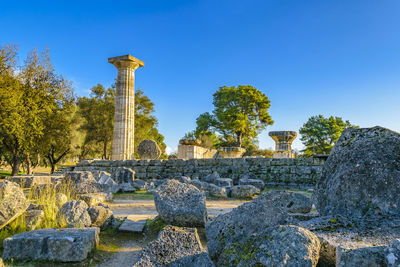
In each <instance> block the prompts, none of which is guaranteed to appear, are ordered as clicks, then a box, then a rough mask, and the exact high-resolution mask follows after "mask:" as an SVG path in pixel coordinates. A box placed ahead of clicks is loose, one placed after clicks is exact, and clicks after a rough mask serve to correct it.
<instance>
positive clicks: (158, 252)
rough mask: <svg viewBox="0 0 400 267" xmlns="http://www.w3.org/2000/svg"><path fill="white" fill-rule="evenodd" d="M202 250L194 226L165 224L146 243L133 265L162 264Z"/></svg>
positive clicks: (137, 266) (134, 266) (136, 266)
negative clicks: (185, 226) (154, 236)
mask: <svg viewBox="0 0 400 267" xmlns="http://www.w3.org/2000/svg"><path fill="white" fill-rule="evenodd" d="M202 252H203V248H202V246H201V242H200V238H199V235H198V234H197V230H196V228H181V227H176V226H172V225H167V226H165V227H164V228H163V229H162V230H161V231H160V233H159V234H158V237H157V239H155V240H154V241H151V242H150V243H149V244H147V245H146V246H145V247H144V248H143V249H142V251H141V252H140V254H139V257H138V258H137V259H136V262H135V263H134V264H133V267H139V266H149V267H150V266H163V265H166V264H169V263H172V262H174V261H176V260H179V259H182V258H184V257H188V256H192V255H196V254H199V253H202Z"/></svg>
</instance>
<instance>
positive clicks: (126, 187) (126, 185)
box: [111, 167, 135, 192]
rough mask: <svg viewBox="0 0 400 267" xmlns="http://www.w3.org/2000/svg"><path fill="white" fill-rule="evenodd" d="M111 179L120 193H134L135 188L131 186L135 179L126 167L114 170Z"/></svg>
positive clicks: (133, 173) (132, 171) (133, 172)
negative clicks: (117, 186)
mask: <svg viewBox="0 0 400 267" xmlns="http://www.w3.org/2000/svg"><path fill="white" fill-rule="evenodd" d="M111 178H112V179H113V180H114V181H115V182H116V183H117V184H118V185H119V188H120V189H121V191H124V192H132V191H135V187H134V184H133V181H134V179H135V171H134V170H132V169H130V168H126V167H119V168H117V169H116V170H115V172H114V173H113V175H112V176H111Z"/></svg>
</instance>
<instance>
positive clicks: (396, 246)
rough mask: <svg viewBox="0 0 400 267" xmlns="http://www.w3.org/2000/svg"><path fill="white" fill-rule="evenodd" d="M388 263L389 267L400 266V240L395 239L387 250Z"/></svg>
mask: <svg viewBox="0 0 400 267" xmlns="http://www.w3.org/2000/svg"><path fill="white" fill-rule="evenodd" d="M385 254H386V255H385V256H386V257H385V258H386V263H387V265H388V266H389V267H398V266H400V239H395V240H394V241H393V242H392V243H391V244H390V245H389V246H388V247H386V249H385Z"/></svg>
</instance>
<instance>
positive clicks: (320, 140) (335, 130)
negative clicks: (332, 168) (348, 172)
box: [300, 115, 358, 156]
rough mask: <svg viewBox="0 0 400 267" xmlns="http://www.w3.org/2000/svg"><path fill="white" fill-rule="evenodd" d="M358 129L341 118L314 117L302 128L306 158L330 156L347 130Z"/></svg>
mask: <svg viewBox="0 0 400 267" xmlns="http://www.w3.org/2000/svg"><path fill="white" fill-rule="evenodd" d="M348 128H358V126H355V125H352V124H351V123H350V122H349V121H343V119H342V118H340V117H333V116H331V117H329V118H325V117H324V116H322V115H318V116H313V117H311V118H309V119H308V121H307V122H306V123H304V124H303V127H301V128H300V134H301V137H300V140H301V141H302V142H303V144H304V145H305V147H306V148H305V149H304V150H303V153H304V156H311V155H313V154H329V153H330V151H331V150H332V148H333V146H334V145H335V144H336V142H337V141H338V139H339V137H340V135H341V134H342V132H343V131H344V130H345V129H348Z"/></svg>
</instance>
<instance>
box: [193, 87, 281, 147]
mask: <svg viewBox="0 0 400 267" xmlns="http://www.w3.org/2000/svg"><path fill="white" fill-rule="evenodd" d="M213 97H214V99H213V104H214V110H213V113H212V114H210V113H208V112H206V113H203V114H201V115H200V116H199V117H198V118H197V120H196V122H197V127H196V130H195V133H196V134H197V135H201V134H209V133H212V132H218V133H220V134H221V135H222V137H223V142H225V143H227V144H228V143H229V144H231V143H232V139H234V140H235V143H236V145H237V146H239V147H242V146H243V143H244V142H243V141H244V139H246V142H251V140H253V139H256V138H257V136H258V134H259V133H260V132H261V131H262V130H264V129H265V128H266V127H267V126H268V125H272V124H273V120H272V119H271V117H270V115H269V114H268V109H269V107H270V101H269V99H268V97H267V96H266V95H265V94H264V93H262V92H261V91H259V90H257V89H256V88H255V87H253V86H251V85H239V86H238V87H235V86H232V87H227V86H222V87H220V88H219V90H218V91H217V92H215V93H214V95H213Z"/></svg>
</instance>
